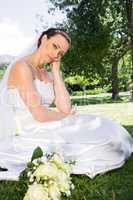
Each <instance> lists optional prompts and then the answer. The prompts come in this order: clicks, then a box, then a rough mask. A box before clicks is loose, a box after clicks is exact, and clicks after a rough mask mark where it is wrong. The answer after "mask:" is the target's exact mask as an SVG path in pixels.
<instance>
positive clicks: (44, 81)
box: [0, 28, 133, 180]
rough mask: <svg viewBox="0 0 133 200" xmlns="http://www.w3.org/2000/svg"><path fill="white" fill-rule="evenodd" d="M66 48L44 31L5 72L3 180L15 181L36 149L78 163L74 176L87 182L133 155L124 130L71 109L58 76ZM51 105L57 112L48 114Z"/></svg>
mask: <svg viewBox="0 0 133 200" xmlns="http://www.w3.org/2000/svg"><path fill="white" fill-rule="evenodd" d="M70 45H71V40H70V38H69V36H68V34H67V33H66V32H64V31H63V30H61V29H54V28H52V29H48V30H47V31H44V32H43V33H42V35H41V36H40V38H39V40H38V41H37V42H35V46H34V48H32V49H30V50H29V51H28V54H27V55H24V56H21V58H19V59H17V61H15V62H13V63H12V64H11V65H10V66H9V68H8V69H7V72H6V73H5V76H4V78H3V81H2V83H1V107H0V108H1V112H0V113H1V116H0V117H1V126H0V132H1V138H2V139H1V142H0V143H1V144H0V166H1V167H5V168H7V169H8V171H6V172H0V178H1V179H12V180H17V178H18V176H19V173H20V172H21V171H22V170H23V169H24V168H25V165H26V162H28V161H29V159H30V157H31V155H32V152H33V150H34V149H35V147H37V146H40V147H41V148H42V149H43V150H44V152H48V151H54V150H60V151H62V152H63V154H64V156H65V159H66V160H67V159H73V160H75V161H76V164H75V166H74V169H73V173H75V174H86V175H88V176H89V177H91V178H93V177H94V176H95V175H97V174H99V173H104V172H106V171H108V170H111V169H115V168H118V167H120V166H122V165H123V164H124V162H125V160H126V159H127V158H128V157H129V156H130V154H131V153H132V149H133V139H132V138H131V136H130V135H129V134H128V132H127V131H126V130H125V129H124V128H123V127H121V126H120V125H119V124H117V123H115V122H114V121H112V120H111V119H107V118H104V117H99V116H95V115H79V114H77V113H76V110H75V109H74V108H73V107H72V105H71V101H70V96H69V93H68V91H67V89H66V87H65V85H64V82H63V79H62V77H61V73H60V60H61V58H62V56H63V55H64V54H65V53H66V52H67V51H68V49H69V48H70ZM44 64H49V66H50V69H51V72H48V71H47V70H46V69H44V68H43V65H44ZM3 91H4V92H3ZM3 97H4V101H3ZM53 102H54V103H55V105H56V108H57V110H52V109H50V104H51V103H53ZM11 120H12V121H11ZM7 122H8V126H7V128H6V123H7ZM2 133H3V134H2Z"/></svg>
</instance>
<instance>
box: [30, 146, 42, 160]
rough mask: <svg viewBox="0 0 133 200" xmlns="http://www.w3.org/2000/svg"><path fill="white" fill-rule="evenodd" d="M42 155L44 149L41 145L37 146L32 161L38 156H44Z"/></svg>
mask: <svg viewBox="0 0 133 200" xmlns="http://www.w3.org/2000/svg"><path fill="white" fill-rule="evenodd" d="M42 156H43V151H42V149H41V148H40V147H37V148H36V149H35V150H34V152H33V154H32V157H31V162H32V161H33V160H35V159H37V158H40V157H42Z"/></svg>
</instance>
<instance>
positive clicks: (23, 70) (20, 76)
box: [8, 60, 33, 87]
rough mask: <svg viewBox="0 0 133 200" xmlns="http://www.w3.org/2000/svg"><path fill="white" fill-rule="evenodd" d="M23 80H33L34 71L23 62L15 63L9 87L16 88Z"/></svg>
mask: <svg viewBox="0 0 133 200" xmlns="http://www.w3.org/2000/svg"><path fill="white" fill-rule="evenodd" d="M21 80H22V81H24V80H29V81H32V80H33V73H32V70H31V68H30V67H29V66H28V64H26V62H24V61H23V60H19V61H16V62H15V63H14V65H13V67H12V69H11V72H10V75H9V79H8V86H9V87H15V86H17V84H18V83H19V82H20V81H21Z"/></svg>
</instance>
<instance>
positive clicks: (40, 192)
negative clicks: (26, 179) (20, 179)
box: [24, 183, 50, 200]
mask: <svg viewBox="0 0 133 200" xmlns="http://www.w3.org/2000/svg"><path fill="white" fill-rule="evenodd" d="M24 200H50V198H49V197H48V192H47V191H46V189H45V188H44V187H43V186H42V185H41V184H37V183H34V184H33V185H31V186H29V189H28V191H27V193H26V195H25V197H24Z"/></svg>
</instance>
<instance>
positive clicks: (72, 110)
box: [70, 106, 77, 115]
mask: <svg viewBox="0 0 133 200" xmlns="http://www.w3.org/2000/svg"><path fill="white" fill-rule="evenodd" d="M76 112H77V108H76V107H75V106H72V108H71V111H70V115H74V114H75V113H76Z"/></svg>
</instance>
